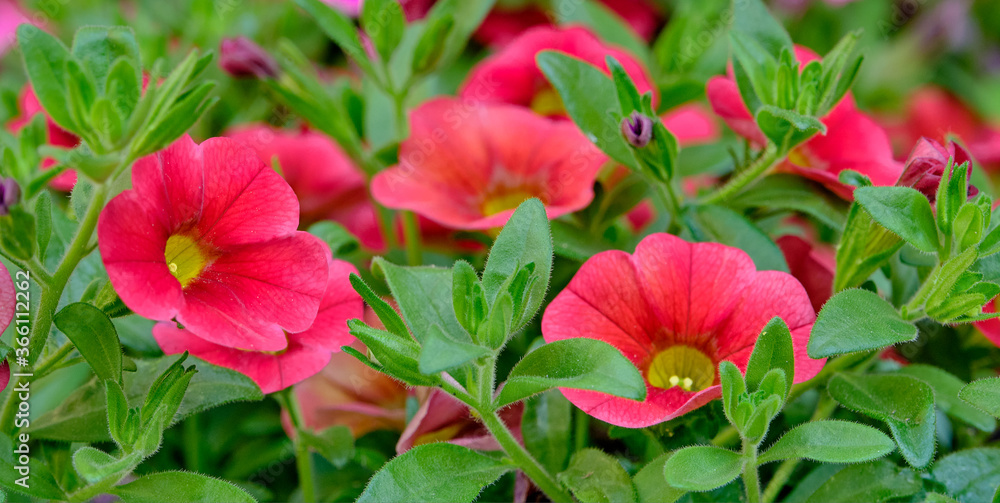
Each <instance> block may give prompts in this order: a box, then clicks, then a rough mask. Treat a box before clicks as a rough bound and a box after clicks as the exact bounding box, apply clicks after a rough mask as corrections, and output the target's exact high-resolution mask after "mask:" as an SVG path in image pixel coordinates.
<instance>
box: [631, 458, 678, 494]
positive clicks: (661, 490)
mask: <svg viewBox="0 0 1000 503" xmlns="http://www.w3.org/2000/svg"><path fill="white" fill-rule="evenodd" d="M673 455H674V453H673V452H666V453H663V454H661V455H660V456H659V457H657V458H656V459H654V460H652V461H650V462H649V463H647V464H646V466H644V467H642V469H641V470H639V471H638V472H637V473H636V474H635V476H634V477H632V485H634V486H635V492H636V495H637V496H638V498H637V501H638V502H639V503H674V502H675V501H677V500H679V499H680V498H681V496H684V494H686V493H687V491H685V490H683V489H678V488H676V487H671V486H670V484H667V480H666V478H664V476H663V466H664V465H665V464H666V463H667V460H668V459H670V457H671V456H673Z"/></svg>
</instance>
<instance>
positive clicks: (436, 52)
mask: <svg viewBox="0 0 1000 503" xmlns="http://www.w3.org/2000/svg"><path fill="white" fill-rule="evenodd" d="M454 27H455V18H453V17H452V16H451V15H444V16H437V17H429V18H428V20H427V25H426V27H425V28H424V31H423V33H422V34H421V35H420V39H419V40H417V46H416V48H414V50H413V61H412V63H411V66H410V71H411V72H412V73H413V74H414V75H422V74H424V73H428V72H430V71H432V70H434V69H435V68H436V67H437V66H438V65H439V64H440V63H441V58H442V57H443V56H444V53H445V48H446V44H447V43H448V35H450V34H451V31H452V28H454Z"/></svg>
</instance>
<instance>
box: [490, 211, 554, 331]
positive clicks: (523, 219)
mask: <svg viewBox="0 0 1000 503" xmlns="http://www.w3.org/2000/svg"><path fill="white" fill-rule="evenodd" d="M528 264H534V271H533V272H532V273H531V276H532V277H533V278H534V281H533V282H532V283H531V286H530V290H529V295H528V296H527V298H525V299H524V307H523V309H522V310H521V311H522V314H521V316H520V317H519V318H518V319H516V320H514V323H513V325H512V326H511V327H510V331H511V332H514V331H517V330H519V329H520V328H521V327H523V326H524V325H525V324H526V323H527V322H528V321H530V320H531V319H532V318H533V317H534V316H535V313H537V312H538V309H539V308H540V307H541V305H542V302H543V301H544V300H545V292H546V291H547V290H548V288H549V277H550V276H551V274H552V234H551V233H550V232H549V219H548V217H547V216H546V215H545V206H544V205H542V202H541V201H539V200H538V199H529V200H527V201H525V202H523V203H521V205H520V206H518V207H517V210H515V211H514V214H513V215H512V216H511V217H510V220H508V221H507V224H506V225H504V227H503V229H502V230H501V231H500V235H498V236H497V239H496V241H494V242H493V247H492V248H490V256H489V258H488V259H487V260H486V269H484V270H483V280H482V285H483V292H484V293H485V294H486V302H487V304H490V305H492V304H493V303H494V301H495V300H496V298H497V296H498V295H499V294H500V292H502V291H504V290H506V289H507V286H508V285H510V281H511V279H512V278H513V277H514V275H515V273H516V272H517V271H518V270H519V269H520V268H522V267H526V266H527V265H528ZM515 309H517V306H515Z"/></svg>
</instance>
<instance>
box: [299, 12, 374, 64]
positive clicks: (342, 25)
mask: <svg viewBox="0 0 1000 503" xmlns="http://www.w3.org/2000/svg"><path fill="white" fill-rule="evenodd" d="M295 3H296V4H298V5H299V7H302V8H303V9H305V10H306V12H308V13H309V14H311V15H312V17H313V19H315V20H316V23H317V24H319V27H320V29H322V30H323V32H324V33H326V35H327V36H328V37H330V38H331V39H332V40H333V41H334V42H336V43H337V45H338V46H339V47H340V49H341V50H343V51H344V53H345V54H347V55H348V56H350V58H351V59H353V60H354V61H355V62H356V63H357V64H358V66H360V67H361V69H362V70H364V71H365V73H368V74H372V73H373V69H372V65H371V62H370V61H369V60H368V56H367V55H366V54H365V50H364V49H363V48H362V46H361V39H360V38H359V37H358V32H357V30H356V29H355V27H354V23H352V22H351V20H350V19H348V18H347V16H345V15H344V14H342V13H341V12H340V11H338V10H337V9H334V8H333V7H332V6H330V5H327V4H325V3H323V2H322V1H320V0H296V2H295Z"/></svg>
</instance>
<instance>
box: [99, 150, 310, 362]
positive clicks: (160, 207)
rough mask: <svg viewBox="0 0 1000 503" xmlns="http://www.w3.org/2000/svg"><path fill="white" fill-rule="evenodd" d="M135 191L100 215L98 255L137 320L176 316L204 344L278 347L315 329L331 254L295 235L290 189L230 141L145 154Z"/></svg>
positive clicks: (295, 210)
mask: <svg viewBox="0 0 1000 503" xmlns="http://www.w3.org/2000/svg"><path fill="white" fill-rule="evenodd" d="M132 187H133V188H132V189H131V190H126V191H125V192H122V193H121V194H120V195H118V196H117V197H115V198H114V199H112V200H111V201H110V202H109V203H108V204H107V206H106V207H105V208H104V210H103V211H102V212H101V216H100V220H99V221H98V226H97V232H98V237H99V240H98V243H99V245H100V250H101V258H102V259H103V261H104V266H105V268H106V269H107V271H108V276H109V277H110V279H111V283H112V285H113V286H114V288H115V291H116V292H118V295H119V296H120V297H121V299H122V301H123V302H124V303H125V305H127V306H128V307H129V308H131V309H132V310H133V311H135V312H136V313H137V314H139V315H140V316H144V317H146V318H150V319H153V320H160V321H169V320H172V319H176V320H177V321H178V322H179V323H181V324H182V325H183V326H184V327H185V328H186V329H188V330H190V331H191V332H192V333H194V334H196V335H197V336H198V337H201V338H203V339H205V340H207V341H210V342H213V343H216V344H219V345H222V346H227V347H234V348H240V349H252V350H256V351H280V350H282V349H285V347H286V345H287V341H286V337H285V333H286V332H290V333H295V332H301V331H303V330H306V329H307V328H309V327H310V326H311V325H312V324H313V320H314V319H315V318H316V312H317V310H318V309H319V305H320V301H321V300H322V298H323V293H324V292H325V291H326V287H327V280H328V278H329V265H328V261H329V260H330V257H329V255H330V252H329V250H328V249H327V247H326V246H325V245H324V244H323V242H322V241H320V240H319V239H318V238H316V237H315V236H312V235H311V234H309V233H306V232H300V231H296V227H297V226H298V221H299V204H298V201H297V200H296V199H295V193H294V192H292V189H291V188H290V187H289V186H288V184H287V183H285V181H284V180H282V179H281V177H280V176H278V175H277V173H275V172H274V171H273V170H271V169H270V168H268V167H267V166H266V165H265V164H264V163H263V162H261V160H260V159H259V158H258V157H257V154H255V153H254V152H253V151H252V150H250V149H249V148H247V147H246V146H244V145H243V144H242V143H240V142H238V141H236V140H232V139H229V138H211V139H209V140H206V141H205V142H204V143H202V144H201V145H197V144H195V143H194V142H193V141H192V140H191V138H190V137H188V136H184V137H181V138H180V139H179V140H177V141H176V142H174V143H173V144H172V145H170V146H169V147H167V148H166V149H164V150H162V151H160V152H157V153H156V154H153V155H150V156H147V157H144V158H142V159H139V160H138V161H136V163H135V165H134V166H133V169H132Z"/></svg>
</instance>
